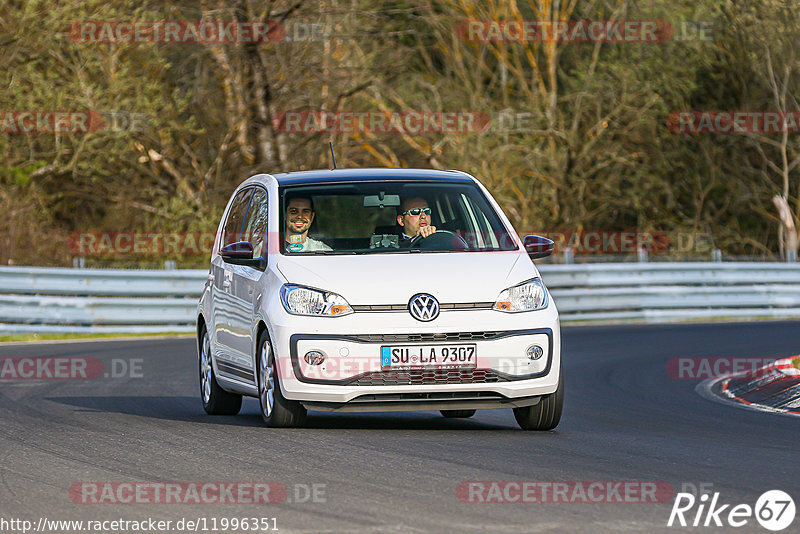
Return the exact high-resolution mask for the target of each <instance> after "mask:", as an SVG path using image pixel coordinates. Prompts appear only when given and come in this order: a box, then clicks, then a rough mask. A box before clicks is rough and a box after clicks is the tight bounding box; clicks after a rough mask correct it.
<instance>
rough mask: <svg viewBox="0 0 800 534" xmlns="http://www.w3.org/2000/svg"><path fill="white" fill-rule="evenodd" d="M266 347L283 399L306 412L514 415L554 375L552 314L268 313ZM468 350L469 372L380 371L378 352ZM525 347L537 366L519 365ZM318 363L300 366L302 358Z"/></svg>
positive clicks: (548, 388) (553, 383)
mask: <svg viewBox="0 0 800 534" xmlns="http://www.w3.org/2000/svg"><path fill="white" fill-rule="evenodd" d="M270 317H271V321H270V337H271V340H272V344H273V350H274V351H275V354H276V356H277V360H278V370H277V371H278V373H279V376H280V381H281V385H282V389H283V394H284V396H285V397H286V398H287V399H292V400H297V401H301V402H303V404H305V405H306V406H307V407H308V408H309V409H320V410H335V411H376V410H409V409H420V410H428V409H468V408H495V407H496V408H500V407H504V406H507V407H520V406H526V405H531V404H535V403H536V402H538V400H539V397H540V396H542V395H547V394H550V393H553V392H554V391H555V390H556V388H557V387H558V380H559V374H560V372H561V335H560V328H559V321H558V310H557V309H556V307H555V305H554V304H553V302H552V300H551V301H550V304H549V306H548V307H547V308H545V309H543V310H538V311H533V312H525V313H515V314H510V313H503V312H498V311H494V310H459V311H447V312H444V311H443V312H442V313H441V315H440V316H439V317H438V318H437V319H436V320H434V321H432V322H430V323H423V322H420V321H417V320H415V319H413V318H412V317H411V316H410V315H409V314H408V313H407V312H357V313H354V314H351V315H348V316H345V317H337V318H327V317H326V318H317V317H300V316H295V315H290V314H288V313H286V312H285V310H283V309H282V308H281V309H275V308H274V307H273V309H272V310H270ZM419 345H424V346H431V345H448V346H456V345H462V346H463V345H474V346H475V350H476V354H477V361H476V364H475V367H474V368H473V369H464V368H461V369H446V370H444V369H438V370H437V369H430V368H429V369H425V370H419V369H413V370H396V369H390V370H386V369H382V368H381V361H380V360H381V358H380V355H381V347H386V346H391V347H397V346H419ZM531 345H539V346H540V347H542V349H543V355H542V357H541V358H539V359H536V360H532V359H530V358H529V357H528V356H527V353H526V351H527V349H528V348H529V347H530V346H531ZM312 350H313V351H319V352H322V353H323V354H324V355H325V361H324V362H323V364H322V365H318V366H312V365H310V364H308V363H307V362H306V361H305V359H304V355H305V354H306V353H307V352H309V351H312Z"/></svg>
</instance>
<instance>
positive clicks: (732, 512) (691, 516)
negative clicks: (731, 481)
mask: <svg viewBox="0 0 800 534" xmlns="http://www.w3.org/2000/svg"><path fill="white" fill-rule="evenodd" d="M719 496H720V494H719V492H714V494H713V495H711V496H709V494H708V493H704V494H702V495H700V496H699V497H695V496H694V495H693V494H692V493H678V494H677V495H676V496H675V503H674V504H673V505H672V512H670V514H669V521H667V526H668V527H671V526H673V525H674V526H682V527H722V526H728V527H734V528H739V527H743V526H745V525H752V524H753V523H752V522H751V521H752V520H753V519H755V520H756V521H757V522H758V524H759V525H761V526H762V527H764V528H765V529H767V530H771V531H773V532H777V531H780V530H784V529H786V528H787V527H789V525H791V524H792V522H793V521H794V516H795V506H794V500H793V499H792V498H791V497H790V496H789V494H788V493H786V492H784V491H781V490H770V491H767V492H765V493H763V494H762V495H761V496H760V497H759V498H758V500H756V504H755V506H750V505H749V504H737V505H733V506H732V505H731V504H722V503H721V502H720V498H719ZM709 501H710V502H709Z"/></svg>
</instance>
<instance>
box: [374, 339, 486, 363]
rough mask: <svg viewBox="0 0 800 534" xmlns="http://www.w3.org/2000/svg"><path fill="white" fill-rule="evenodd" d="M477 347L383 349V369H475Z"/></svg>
mask: <svg viewBox="0 0 800 534" xmlns="http://www.w3.org/2000/svg"><path fill="white" fill-rule="evenodd" d="M477 361H478V354H477V350H476V348H475V345H474V344H473V345H401V346H391V347H381V368H382V369H408V368H417V369H420V368H431V369H458V368H463V367H468V368H470V367H475V365H476V362H477Z"/></svg>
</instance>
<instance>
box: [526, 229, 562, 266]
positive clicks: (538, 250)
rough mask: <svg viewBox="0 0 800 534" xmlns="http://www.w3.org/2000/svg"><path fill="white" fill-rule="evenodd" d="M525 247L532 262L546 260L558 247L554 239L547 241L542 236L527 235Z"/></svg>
mask: <svg viewBox="0 0 800 534" xmlns="http://www.w3.org/2000/svg"><path fill="white" fill-rule="evenodd" d="M523 245H525V250H526V251H527V252H528V256H530V258H531V259H532V260H536V259H539V258H546V257H547V256H549V255H550V254H552V253H553V249H554V248H555V246H556V244H555V243H554V242H553V240H552V239H547V238H546V237H542V236H540V235H526V236H525V239H524V240H523Z"/></svg>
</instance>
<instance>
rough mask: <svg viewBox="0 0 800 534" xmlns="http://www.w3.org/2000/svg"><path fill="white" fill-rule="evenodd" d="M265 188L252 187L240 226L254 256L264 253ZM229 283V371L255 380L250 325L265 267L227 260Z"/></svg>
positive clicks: (251, 325) (253, 341)
mask: <svg viewBox="0 0 800 534" xmlns="http://www.w3.org/2000/svg"><path fill="white" fill-rule="evenodd" d="M267 207H268V206H267V192H266V191H265V190H264V189H262V188H261V187H256V188H254V190H253V195H252V197H251V199H250V206H249V208H248V210H247V215H246V217H245V220H244V224H243V226H242V233H241V236H240V238H239V241H250V242H251V243H252V244H253V257H254V258H261V257H265V255H266V235H265V234H266V226H267ZM225 270H226V271H227V272H230V277H231V284H230V287H229V288H228V291H229V293H230V299H231V307H232V310H233V311H232V313H231V314H230V329H229V333H228V336H227V339H228V340H229V348H230V354H229V355H230V360H231V361H230V364H231V366H232V369H231V370H230V371H231V374H233V375H234V376H236V377H237V378H240V379H245V380H248V381H253V382H254V381H255V376H254V374H253V363H252V362H253V347H254V346H255V341H256V340H255V339H253V335H254V334H253V325H254V323H255V316H256V313H255V304H256V303H255V297H256V295H259V294H260V292H259V291H258V290H257V289H258V284H259V282H260V280H261V278H262V276H264V271H262V270H260V269H257V268H255V267H250V266H247V265H232V264H226V265H225Z"/></svg>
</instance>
